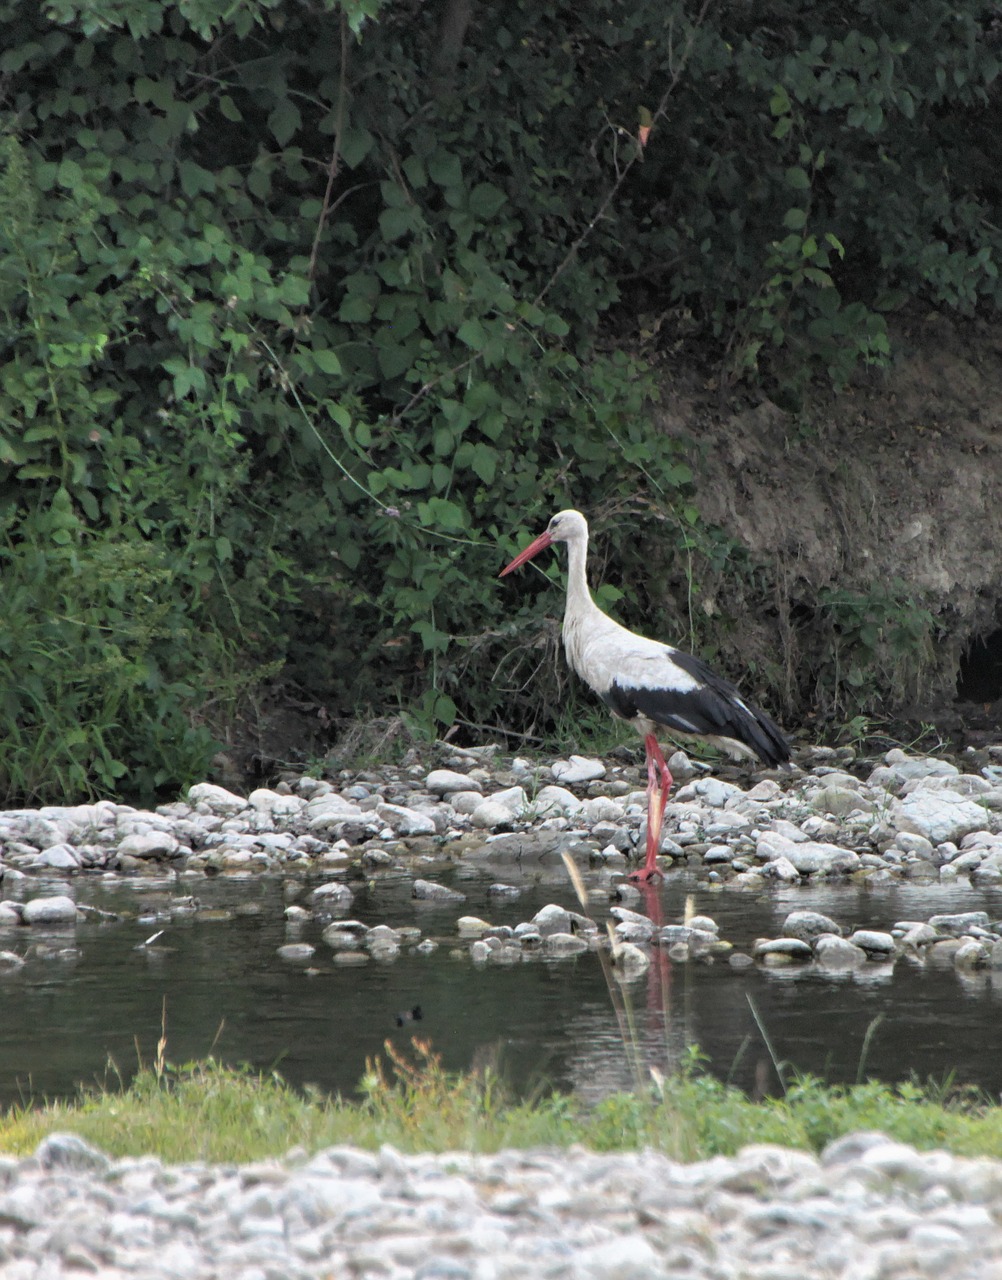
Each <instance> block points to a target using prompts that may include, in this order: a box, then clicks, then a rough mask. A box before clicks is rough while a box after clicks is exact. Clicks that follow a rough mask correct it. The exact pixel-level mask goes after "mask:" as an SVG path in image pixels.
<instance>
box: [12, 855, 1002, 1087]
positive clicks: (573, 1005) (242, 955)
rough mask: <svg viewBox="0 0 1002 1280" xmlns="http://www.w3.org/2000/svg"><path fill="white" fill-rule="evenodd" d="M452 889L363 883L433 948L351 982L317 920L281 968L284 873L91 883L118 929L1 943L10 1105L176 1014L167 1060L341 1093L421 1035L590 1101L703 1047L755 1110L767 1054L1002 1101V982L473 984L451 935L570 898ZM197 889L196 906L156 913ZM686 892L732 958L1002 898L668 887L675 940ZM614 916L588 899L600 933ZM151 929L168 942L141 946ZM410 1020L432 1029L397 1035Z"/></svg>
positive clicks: (881, 974) (147, 1050)
mask: <svg viewBox="0 0 1002 1280" xmlns="http://www.w3.org/2000/svg"><path fill="white" fill-rule="evenodd" d="M436 878H438V879H441V880H443V881H448V876H447V875H442V876H437V877H436ZM458 883H459V887H461V888H462V890H463V892H465V893H466V894H467V897H468V900H467V902H465V903H464V904H462V906H461V907H459V908H457V907H455V906H448V907H440V906H431V905H429V904H425V903H419V902H416V901H414V900H413V899H412V898H411V896H410V886H411V880H410V878H409V877H404V876H398V877H395V876H392V875H390V876H384V877H381V878H380V879H379V880H378V881H373V882H371V883H370V885H369V886H368V887H366V888H363V889H362V890H361V891H360V892H359V894H358V896H357V897H356V900H355V902H354V904H353V906H352V910H351V913H350V914H351V916H352V917H353V918H356V919H359V920H362V921H363V922H365V923H366V924H369V925H374V924H378V923H386V924H390V925H394V926H402V925H408V924H416V925H418V926H419V927H420V928H421V930H422V933H423V935H424V936H426V937H432V938H435V939H436V940H437V941H439V942H440V944H441V945H440V946H439V948H438V949H437V950H436V951H435V952H434V953H432V954H430V955H420V954H417V953H415V952H413V951H409V950H408V949H407V948H405V949H404V950H403V951H402V952H401V954H400V956H399V958H398V959H396V960H395V961H393V962H392V963H375V962H370V963H367V964H365V965H363V966H361V967H339V966H336V965H335V964H334V963H333V960H332V954H331V952H330V951H329V949H328V948H327V947H326V946H324V944H323V943H322V941H321V940H320V932H321V927H320V926H319V925H316V926H314V925H312V924H311V925H308V926H307V927H306V928H305V929H304V930H303V931H302V932H301V933H298V934H296V938H297V940H299V939H301V940H304V941H311V942H315V943H316V944H317V951H316V953H315V955H314V956H313V958H312V960H311V961H310V962H309V965H308V966H307V965H304V964H290V963H288V962H284V961H282V960H281V959H279V957H278V956H277V954H276V952H277V949H278V947H279V946H281V945H282V943H284V942H286V941H288V940H289V936H290V935H289V933H288V932H287V928H286V923H285V919H284V914H283V913H284V908H285V905H286V898H285V897H284V895H283V885H282V882H281V881H280V880H278V879H269V878H264V877H258V878H244V879H231V878H228V877H219V878H217V879H215V880H206V881H198V882H193V881H177V880H175V879H164V880H162V881H151V880H148V879H141V880H135V881H127V880H122V879H113V880H93V881H92V880H87V879H83V878H81V879H80V880H79V881H78V882H77V898H78V901H79V902H81V903H86V904H89V905H92V906H95V907H99V908H101V909H102V910H105V911H112V912H117V913H120V914H121V915H122V917H123V918H122V919H119V920H115V921H112V920H106V919H104V918H99V917H94V918H89V919H88V920H87V921H85V922H84V923H82V924H80V925H79V926H78V927H77V928H76V929H75V930H71V931H68V932H67V931H41V930H39V929H37V928H33V929H31V930H30V931H29V930H27V929H24V928H20V929H14V930H7V931H0V949H10V950H16V951H18V952H20V953H21V954H27V963H26V964H25V965H24V966H23V967H22V968H20V969H18V970H17V971H15V972H13V973H7V974H3V975H2V976H0V1104H9V1103H11V1102H16V1101H19V1100H24V1099H27V1098H29V1097H30V1098H34V1099H39V1098H42V1097H60V1096H70V1095H72V1094H74V1093H75V1091H76V1089H77V1087H78V1085H79V1084H80V1083H85V1084H86V1083H92V1082H95V1081H102V1080H106V1079H108V1078H109V1075H108V1072H109V1063H113V1064H114V1067H113V1069H112V1072H111V1076H112V1078H113V1076H114V1074H115V1073H116V1072H117V1073H118V1074H119V1075H121V1076H122V1077H123V1078H125V1079H128V1078H129V1077H130V1076H131V1074H132V1073H133V1072H134V1071H135V1069H136V1065H137V1063H138V1062H139V1061H140V1060H141V1061H143V1062H144V1063H146V1064H150V1063H152V1061H153V1058H154V1055H155V1053H156V1044H157V1040H158V1039H159V1037H160V1028H161V1015H162V1011H163V1009H164V1008H166V1019H167V1040H168V1047H167V1054H168V1057H169V1058H170V1060H171V1061H173V1062H175V1063H181V1062H184V1061H186V1060H189V1059H195V1058H200V1057H204V1056H206V1055H208V1054H209V1053H212V1054H214V1055H215V1056H217V1057H219V1058H221V1059H223V1060H225V1061H227V1062H230V1063H240V1062H245V1063H249V1064H251V1065H252V1066H254V1067H256V1068H261V1069H271V1068H275V1069H277V1070H278V1071H279V1072H280V1073H281V1074H282V1075H283V1076H285V1078H286V1079H288V1080H289V1081H291V1082H292V1083H294V1084H297V1085H305V1084H315V1085H317V1086H319V1087H320V1088H322V1089H324V1090H328V1091H332V1092H341V1093H343V1094H344V1095H346V1096H352V1095H353V1094H354V1091H355V1090H356V1087H357V1085H358V1083H359V1080H360V1079H361V1076H362V1074H363V1072H364V1070H365V1065H366V1060H367V1059H368V1058H372V1057H373V1056H375V1055H380V1054H383V1052H384V1046H385V1043H386V1041H387V1040H389V1041H391V1042H393V1043H394V1044H395V1045H396V1046H398V1047H399V1048H401V1049H407V1048H408V1047H409V1045H410V1040H411V1037H412V1036H413V1035H414V1034H415V1033H416V1034H418V1035H420V1036H421V1038H422V1039H424V1040H427V1041H428V1042H430V1044H431V1046H432V1047H433V1049H434V1050H435V1051H436V1052H437V1053H439V1054H440V1055H441V1057H442V1059H443V1062H444V1064H445V1065H446V1067H447V1068H449V1069H456V1070H461V1069H468V1068H471V1067H478V1066H485V1065H490V1066H492V1067H494V1068H495V1069H496V1070H497V1071H498V1072H500V1074H501V1075H502V1077H503V1078H504V1079H505V1080H506V1081H507V1083H508V1084H509V1086H510V1087H511V1089H512V1090H513V1091H515V1092H516V1093H519V1094H523V1095H524V1094H527V1093H529V1092H532V1091H535V1090H538V1089H540V1088H542V1089H549V1088H551V1087H555V1088H559V1089H574V1090H576V1091H578V1092H580V1093H582V1094H583V1095H585V1096H588V1097H596V1096H600V1095H601V1094H602V1093H605V1092H609V1091H611V1090H614V1089H618V1088H624V1087H629V1085H630V1084H631V1083H632V1082H633V1081H634V1080H635V1078H636V1075H635V1072H636V1064H637V1061H638V1060H639V1062H640V1066H641V1071H642V1072H643V1073H646V1071H647V1068H649V1067H655V1068H657V1069H658V1070H660V1071H662V1072H666V1071H670V1070H671V1069H672V1068H673V1067H676V1066H677V1065H678V1063H679V1062H680V1061H681V1060H682V1058H683V1057H684V1055H685V1054H686V1052H687V1050H688V1049H689V1048H690V1047H691V1046H694V1045H698V1046H699V1048H700V1049H701V1050H702V1052H703V1053H704V1054H705V1055H706V1056H707V1058H708V1060H709V1065H710V1069H711V1070H712V1071H713V1072H714V1073H715V1074H716V1075H718V1076H719V1077H720V1078H721V1079H726V1080H730V1081H732V1082H733V1083H735V1084H738V1085H740V1086H741V1087H743V1088H745V1089H747V1090H748V1091H749V1092H752V1093H756V1092H761V1091H762V1090H768V1091H774V1090H775V1089H776V1088H777V1087H778V1081H777V1078H776V1073H775V1067H774V1061H773V1059H774V1058H775V1059H778V1060H780V1061H782V1062H783V1063H786V1064H789V1067H791V1068H793V1069H795V1070H797V1071H801V1072H811V1073H813V1074H815V1075H818V1076H820V1077H822V1078H823V1079H825V1080H827V1081H828V1082H832V1083H833V1082H837V1081H838V1082H851V1081H855V1080H856V1079H857V1078H862V1077H871V1078H878V1079H883V1080H886V1081H900V1080H904V1079H908V1078H909V1077H914V1078H916V1079H918V1080H920V1081H926V1080H928V1079H933V1080H936V1081H945V1080H947V1079H948V1078H950V1077H951V1076H952V1078H953V1079H954V1080H955V1081H956V1082H958V1083H965V1084H973V1085H977V1086H979V1087H980V1088H982V1089H984V1090H986V1091H988V1092H990V1093H991V1094H993V1095H995V1096H996V1097H997V1096H998V1095H999V1094H1000V1092H1002V1052H1000V1048H1002V1032H1000V1027H1002V1018H1000V1012H1002V972H994V971H982V972H977V973H973V974H961V973H958V972H956V971H955V970H954V969H953V967H952V966H950V967H946V968H942V969H936V968H928V967H922V966H919V965H918V964H916V963H915V962H912V961H909V960H906V959H904V958H899V959H898V961H897V963H896V964H894V965H893V966H891V965H883V964H869V965H867V966H866V967H865V968H864V969H863V970H861V971H857V972H854V973H851V974H840V975H832V974H827V975H826V974H822V973H821V972H819V971H818V970H816V969H814V968H813V967H810V966H803V965H797V966H791V967H788V968H784V969H763V968H759V967H754V968H750V969H744V970H736V969H734V968H733V967H732V966H730V965H729V964H728V963H727V962H726V960H719V959H718V960H716V961H715V962H713V963H705V962H696V963H686V964H672V963H670V962H669V961H668V960H667V958H663V959H661V960H660V961H659V962H657V963H655V964H654V965H653V966H652V968H651V970H650V971H649V972H648V973H647V974H646V975H644V976H643V977H641V978H639V979H638V980H636V981H633V982H631V983H629V984H626V985H621V984H620V983H618V982H616V981H615V980H612V981H611V982H610V981H609V979H608V978H607V976H606V972H605V970H604V969H603V966H602V964H601V963H600V961H599V959H598V957H597V956H596V955H594V954H592V953H586V954H582V955H579V956H576V957H574V958H573V959H561V960H551V959H544V958H542V957H540V956H536V957H533V958H531V959H529V960H526V961H524V962H522V963H520V964H518V965H515V966H513V967H496V966H493V965H488V966H484V967H478V966H475V965H474V964H473V963H471V961H470V959H469V955H468V945H467V944H464V943H459V942H458V941H457V939H456V929H455V921H456V918H457V917H458V916H459V915H462V914H473V915H479V916H482V917H483V918H484V919H488V920H490V921H491V922H492V923H497V924H516V923H518V922H519V921H521V920H527V919H530V918H531V917H532V916H533V915H534V913H535V912H536V911H537V910H538V909H539V907H541V906H543V905H545V904H546V903H547V902H558V903H560V904H561V905H564V906H567V907H569V908H571V909H575V910H576V909H578V904H577V902H576V901H575V899H574V896H573V893H572V891H571V890H570V887H569V886H563V885H559V884H549V885H543V886H540V885H533V884H527V885H526V886H525V888H524V891H523V893H522V896H521V897H520V898H518V899H517V900H514V901H510V902H509V901H503V902H499V901H498V900H497V899H495V898H492V897H490V896H489V895H488V892H487V888H488V885H489V883H490V877H489V876H487V875H484V876H482V877H478V876H475V877H473V878H463V879H462V880H461V881H460V882H458ZM193 885H195V886H196V887H195V889H194V891H195V892H196V893H197V895H198V898H199V901H200V908H201V909H200V910H199V911H198V912H196V913H195V914H193V915H191V916H190V917H187V918H184V919H177V918H175V919H173V920H168V919H166V918H165V917H164V918H160V916H161V915H162V913H163V912H164V909H165V907H166V905H167V904H168V901H169V899H170V898H171V897H172V896H176V897H180V896H184V895H187V894H190V893H191V892H192V891H193V888H192V886H193ZM38 887H39V886H37V884H36V885H34V886H33V887H32V892H33V893H34V892H35V891H36V890H37V888H38ZM687 897H689V898H691V901H692V906H693V907H694V909H695V911H696V912H697V913H699V914H706V915H710V916H712V917H713V918H714V919H716V920H717V922H718V923H719V925H720V932H721V936H722V937H724V938H726V939H727V940H729V941H730V942H732V943H734V944H735V947H736V948H738V949H747V948H748V947H750V944H751V942H752V941H753V940H754V939H755V938H757V937H763V936H776V935H777V934H778V933H779V931H780V926H781V925H782V922H783V920H784V918H785V917H786V915H787V913H788V912H789V911H791V910H793V909H797V908H803V909H806V908H810V909H814V910H819V911H823V912H824V913H825V914H827V915H830V916H832V917H833V918H834V919H835V920H837V921H838V922H839V923H840V924H841V925H842V926H843V927H844V928H848V927H863V926H869V927H873V928H885V929H886V928H889V927H890V926H891V925H892V924H893V923H894V922H895V921H898V920H904V919H909V920H925V919H927V918H928V917H929V916H930V915H932V914H934V913H936V912H941V911H960V910H975V909H980V910H987V911H988V912H989V914H990V916H991V918H992V919H998V918H999V917H1002V891H975V890H973V889H971V888H969V887H968V888H966V889H964V888H949V889H946V888H939V887H936V886H934V887H930V886H928V885H923V886H909V885H907V884H903V885H900V886H898V887H893V888H885V889H881V890H879V891H876V892H872V891H867V890H865V889H861V888H856V887H850V886H839V885H832V886H823V887H812V888H794V889H789V890H778V891H771V892H770V893H769V894H768V895H766V896H757V895H756V896H753V895H750V894H746V893H738V892H728V891H726V890H724V891H719V890H717V891H715V890H713V889H712V888H710V887H708V886H706V885H705V884H703V885H702V886H700V885H697V884H696V882H695V881H693V880H691V879H689V877H687V876H686V875H685V874H683V873H676V874H672V875H670V876H669V877H668V878H667V880H666V881H665V882H664V883H663V884H662V885H660V886H659V889H658V901H657V904H656V906H655V910H657V911H659V912H660V913H661V915H662V920H663V922H664V923H672V922H678V921H680V920H681V919H682V914H683V911H684V909H685V903H686V899H687ZM605 913H606V908H605V907H603V905H602V904H601V903H597V904H595V906H594V909H593V911H592V914H593V915H594V917H595V918H596V919H598V920H599V921H601V920H602V919H603V917H604V915H605ZM159 929H163V933H162V935H161V936H160V937H159V938H158V939H157V940H156V942H155V943H154V944H152V945H151V946H149V947H144V946H141V945H140V944H142V943H143V942H144V941H145V940H146V939H148V938H149V937H150V936H151V935H152V934H153V933H155V932H157V930H159ZM416 1006H417V1007H420V1009H421V1014H422V1017H421V1020H420V1022H414V1021H405V1022H404V1025H403V1026H400V1025H398V1018H399V1015H400V1014H402V1013H403V1012H405V1011H410V1010H413V1009H414V1008H415V1007H416ZM624 1027H625V1031H624ZM766 1036H767V1037H768V1040H769V1043H770V1044H771V1051H770V1049H769V1048H768V1046H767V1045H766V1042H765V1037H766Z"/></svg>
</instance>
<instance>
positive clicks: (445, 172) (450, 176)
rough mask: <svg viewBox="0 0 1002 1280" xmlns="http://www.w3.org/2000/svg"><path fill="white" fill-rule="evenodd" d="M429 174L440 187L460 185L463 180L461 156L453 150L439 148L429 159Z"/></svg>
mask: <svg viewBox="0 0 1002 1280" xmlns="http://www.w3.org/2000/svg"><path fill="white" fill-rule="evenodd" d="M428 176H429V177H430V178H431V180H432V182H436V183H437V184H438V185H439V186H440V187H458V186H460V185H461V184H462V181H463V168H462V165H461V164H460V163H459V157H458V156H456V155H453V153H452V152H451V151H443V150H441V149H439V150H438V151H436V152H435V153H434V154H433V155H432V156H430V157H429V160H428Z"/></svg>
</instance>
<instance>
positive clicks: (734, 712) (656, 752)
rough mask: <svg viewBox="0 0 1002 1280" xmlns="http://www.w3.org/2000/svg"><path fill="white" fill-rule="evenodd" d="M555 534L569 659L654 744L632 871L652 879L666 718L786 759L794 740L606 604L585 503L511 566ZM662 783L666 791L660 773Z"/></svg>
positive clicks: (698, 665)
mask: <svg viewBox="0 0 1002 1280" xmlns="http://www.w3.org/2000/svg"><path fill="white" fill-rule="evenodd" d="M555 542H566V543H567V601H566V604H565V607H564V627H563V637H564V649H565V650H566V652H567V661H568V663H569V664H570V666H571V667H572V669H573V670H574V671H576V672H577V674H578V675H579V676H580V677H581V679H582V680H584V682H585V684H587V685H589V686H590V687H591V688H592V689H594V691H595V692H596V693H597V694H598V696H599V697H600V698H601V699H602V701H603V702H604V703H605V704H606V706H607V707H608V708H609V710H610V711H611V712H612V714H613V715H614V716H616V717H618V718H619V719H620V720H628V721H629V722H630V723H631V724H632V725H633V726H634V727H635V728H636V729H637V731H638V732H639V733H640V734H641V735H642V737H643V739H644V746H645V748H646V750H647V861H646V862H645V863H644V867H643V870H642V871H639V872H634V873H633V875H632V876H631V877H630V878H631V879H637V880H641V881H645V882H646V881H649V880H651V879H652V877H654V876H655V875H657V874H659V873H658V869H657V865H656V859H657V856H658V851H659V849H660V845H661V822H662V819H663V817H664V810H665V803H666V802H667V799H668V792H669V790H670V789H671V784H672V776H671V773H670V772H669V771H668V766H667V764H666V763H665V758H664V755H663V754H662V752H661V748H660V746H659V745H658V740H657V737H656V736H655V735H656V730H657V727H658V726H659V725H661V726H663V727H664V728H666V729H669V730H671V732H672V733H674V734H678V735H681V736H683V737H694V738H701V739H703V740H704V741H707V742H711V743H713V744H714V745H715V746H717V747H721V748H722V749H723V750H724V751H726V752H728V754H730V755H732V756H738V757H741V756H750V757H752V758H755V757H757V758H758V759H759V760H761V761H762V762H763V763H764V764H768V765H781V764H785V763H786V762H787V761H788V760H789V759H790V747H789V744H788V743H787V741H786V739H785V738H784V737H783V734H782V733H781V731H780V730H779V728H778V727H777V726H776V725H775V724H774V723H773V722H772V720H770V718H769V717H768V716H767V715H766V714H765V712H764V711H760V710H759V709H758V708H757V707H755V706H753V705H752V704H751V703H750V702H746V701H745V699H744V698H742V696H741V694H740V693H739V692H738V690H737V689H736V688H735V687H734V685H732V684H730V683H729V682H728V681H727V680H722V679H721V678H720V677H719V676H716V675H714V674H713V672H712V671H711V670H710V668H709V667H708V666H706V664H705V663H704V662H701V661H700V659H699V658H694V657H693V656H692V654H689V653H684V652H683V651H682V650H680V649H675V648H673V647H672V646H671V645H668V644H661V643H659V642H658V641H657V640H647V639H646V638H645V637H644V636H638V635H634V633H633V632H632V631H627V629H626V628H625V627H621V626H620V625H619V623H618V622H613V620H612V618H610V617H609V616H608V614H605V613H603V612H602V610H601V609H600V608H599V607H598V605H597V604H596V603H595V601H594V600H593V599H592V598H591V592H590V591H589V590H588V575H587V569H586V562H587V558H588V521H587V520H586V519H585V518H584V516H583V515H582V514H581V512H580V511H558V512H557V514H556V515H555V516H554V517H553V519H552V520H551V521H550V523H549V525H548V526H547V528H546V531H545V533H541V534H540V535H539V537H538V538H536V540H535V541H534V542H530V544H529V545H528V546H527V547H526V548H525V550H524V551H523V552H521V553H520V554H519V555H517V556H516V557H515V559H514V560H513V561H512V562H511V564H509V565H508V566H507V567H506V568H504V569H502V570H501V573H500V575H499V576H500V577H502V578H503V577H504V576H505V575H506V574H509V573H511V572H512V571H513V570H514V569H518V568H519V567H520V566H521V565H523V564H525V562H526V561H527V560H531V559H532V557H533V556H534V555H537V554H538V553H539V552H540V551H543V550H544V549H545V548H546V547H550V546H552V545H553V544H554V543H555ZM659 774H660V778H661V789H660V793H659V792H658V775H659Z"/></svg>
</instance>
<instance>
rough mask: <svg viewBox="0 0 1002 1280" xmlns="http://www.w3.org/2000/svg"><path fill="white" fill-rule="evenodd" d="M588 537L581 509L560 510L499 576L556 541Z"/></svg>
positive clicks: (585, 539) (502, 575)
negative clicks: (543, 530)
mask: <svg viewBox="0 0 1002 1280" xmlns="http://www.w3.org/2000/svg"><path fill="white" fill-rule="evenodd" d="M587 538H588V521H587V520H586V519H585V518H584V516H583V515H582V514H581V512H580V511H574V510H567V511H558V512H557V514H556V515H555V516H554V517H553V519H552V520H551V521H550V523H549V524H548V525H547V526H546V531H545V532H544V533H541V534H540V535H539V537H538V538H536V540H535V541H534V542H530V543H529V545H528V546H527V547H526V549H525V550H524V551H520V552H519V554H518V555H517V556H516V557H515V559H514V560H513V561H512V562H511V564H509V565H506V566H505V568H503V569H502V570H501V572H500V573H499V574H498V577H499V578H503V577H505V576H506V575H507V574H509V573H511V572H513V570H515V569H520V568H521V567H522V565H524V564H525V562H526V561H527V560H531V559H532V557H533V556H534V555H538V553H539V552H540V551H545V549H546V548H547V547H552V546H553V544H554V543H555V542H575V541H577V540H579V539H580V540H584V541H587Z"/></svg>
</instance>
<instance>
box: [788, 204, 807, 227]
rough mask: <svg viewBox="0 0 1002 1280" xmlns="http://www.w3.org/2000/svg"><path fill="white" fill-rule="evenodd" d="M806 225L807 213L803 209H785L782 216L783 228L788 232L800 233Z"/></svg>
mask: <svg viewBox="0 0 1002 1280" xmlns="http://www.w3.org/2000/svg"><path fill="white" fill-rule="evenodd" d="M806 224H807V212H806V210H804V209H787V211H786V213H785V215H784V216H783V226H784V227H788V228H789V230H790V231H800V230H801V228H802V227H804V226H806Z"/></svg>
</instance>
